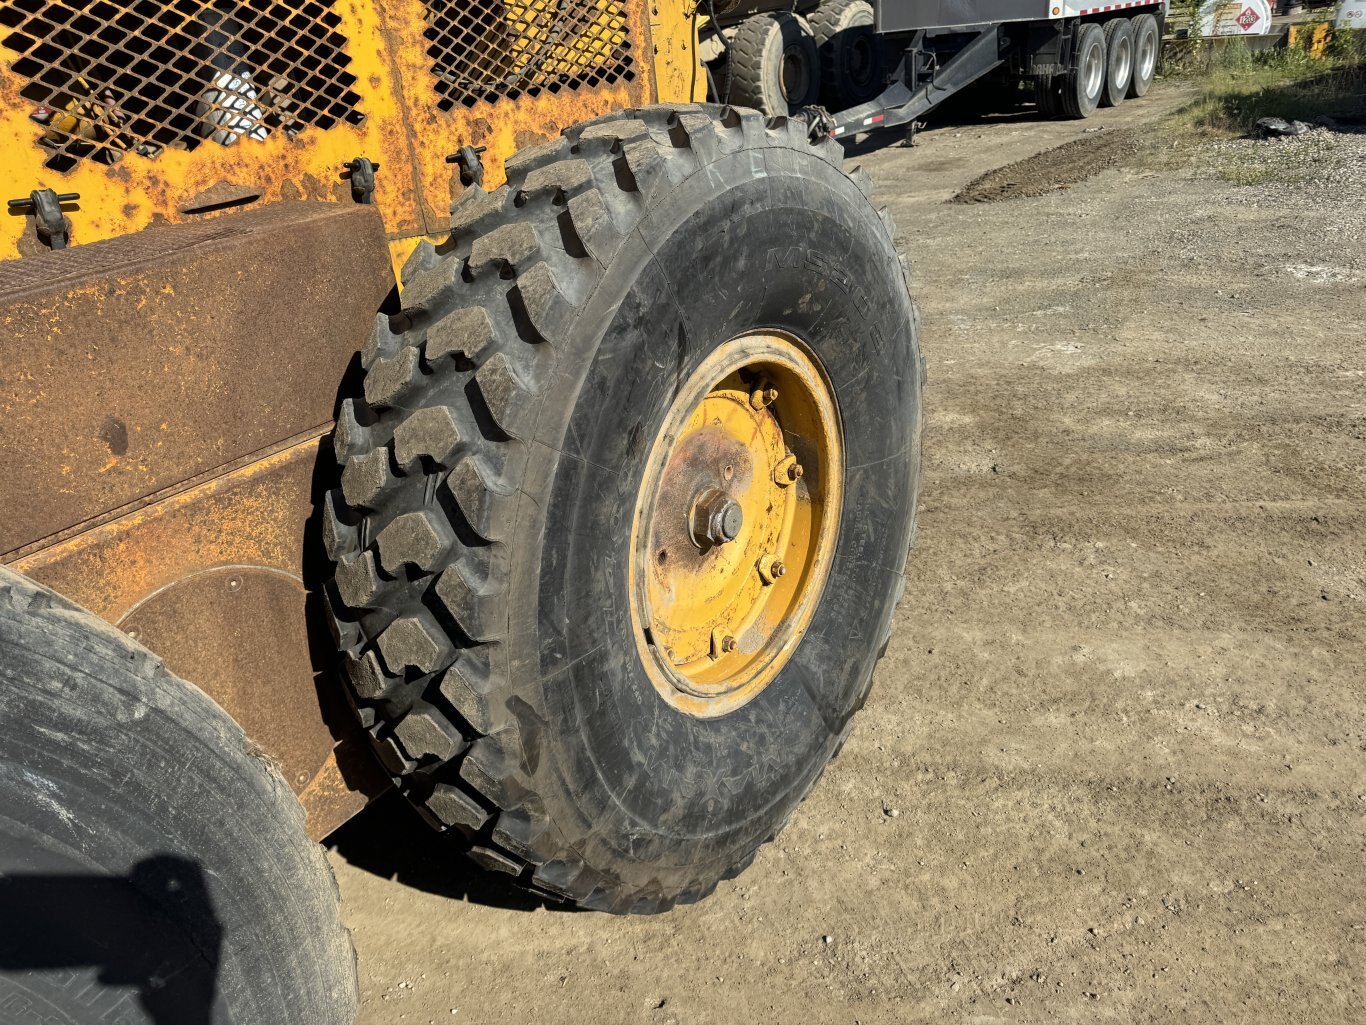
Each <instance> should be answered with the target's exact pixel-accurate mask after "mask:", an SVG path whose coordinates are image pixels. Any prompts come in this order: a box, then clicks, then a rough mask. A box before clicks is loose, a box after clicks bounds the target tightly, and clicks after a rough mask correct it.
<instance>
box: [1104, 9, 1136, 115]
mask: <svg viewBox="0 0 1366 1025" xmlns="http://www.w3.org/2000/svg"><path fill="white" fill-rule="evenodd" d="M1106 28H1107V29H1108V31H1107V32H1106V34H1105V35H1106V40H1105V88H1104V89H1103V90H1102V94H1101V102H1102V104H1103V105H1105V106H1111V107H1115V106H1118V105H1119V104H1120V103H1122V102H1123V101H1124V98H1125V97H1126V96H1128V94H1129V83H1130V82H1131V81H1132V80H1133V75H1134V59H1135V58H1134V32H1133V27H1132V26H1131V24H1130V22H1129V19H1128V18H1115V19H1114V20H1113V21H1111V22H1109V23H1108V24H1107V26H1106ZM1126 46H1127V47H1128V49H1129V71H1128V74H1127V75H1125V76H1124V77H1123V78H1121V77H1120V70H1119V69H1120V63H1121V62H1120V61H1119V60H1117V57H1118V56H1119V55H1120V54H1121V52H1122V51H1123V49H1124V47H1126Z"/></svg>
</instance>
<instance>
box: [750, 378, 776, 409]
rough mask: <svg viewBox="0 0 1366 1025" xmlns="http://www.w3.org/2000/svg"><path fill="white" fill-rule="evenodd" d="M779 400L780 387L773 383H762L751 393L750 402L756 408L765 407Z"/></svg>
mask: <svg viewBox="0 0 1366 1025" xmlns="http://www.w3.org/2000/svg"><path fill="white" fill-rule="evenodd" d="M776 401H778V389H777V388H775V387H773V385H771V384H762V385H760V386H759V387H758V388H755V389H754V390H753V391H752V392H750V393H749V404H750V405H751V406H753V407H754V408H755V409H763V408H764V407H765V406H771V405H772V404H773V403H774V402H776Z"/></svg>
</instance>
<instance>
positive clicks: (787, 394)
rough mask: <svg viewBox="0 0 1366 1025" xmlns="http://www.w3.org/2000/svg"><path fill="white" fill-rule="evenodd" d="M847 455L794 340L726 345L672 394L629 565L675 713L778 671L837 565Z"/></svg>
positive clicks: (719, 700)
mask: <svg viewBox="0 0 1366 1025" xmlns="http://www.w3.org/2000/svg"><path fill="white" fill-rule="evenodd" d="M843 459H844V456H843V442H842V439H841V436H840V430H839V417H838V414H837V411H836V408H835V402H834V397H833V394H832V392H831V389H830V385H829V382H828V381H827V380H826V378H825V375H824V373H823V371H822V370H821V369H820V367H819V366H818V365H817V364H816V362H815V361H814V360H813V359H812V358H811V356H810V355H808V354H807V352H806V351H805V349H804V348H803V347H802V346H801V345H800V343H798V342H797V341H796V340H795V339H792V338H789V337H786V336H782V335H777V334H750V335H744V336H742V337H740V338H736V339H733V340H732V341H729V342H727V343H725V344H723V345H721V346H720V347H718V348H717V349H716V350H715V351H714V352H713V353H712V354H711V355H710V356H708V357H707V359H706V360H704V361H703V363H702V365H701V366H699V367H698V368H697V370H696V371H695V372H694V373H693V374H692V376H691V377H690V378H689V379H688V381H687V383H686V384H684V385H683V387H682V388H681V389H680V390H679V391H678V393H677V396H676V398H675V399H674V401H673V403H672V405H671V406H670V408H669V411H668V414H667V415H666V417H665V420H664V424H663V426H662V427H661V429H660V432H659V434H658V436H657V437H656V439H655V442H654V444H653V446H652V448H651V451H650V456H649V460H648V462H647V464H646V470H645V474H644V477H643V479H642V481H641V486H640V491H639V493H638V496H637V499H636V509H635V516H634V519H633V521H632V525H631V550H630V564H629V568H628V575H629V586H630V594H631V620H632V628H633V630H634V633H635V637H636V645H637V649H638V651H639V653H640V657H641V661H642V663H643V664H644V666H645V670H646V673H647V674H648V675H649V677H650V680H651V682H652V683H653V684H654V686H655V689H656V690H658V691H659V693H660V695H661V696H662V697H663V698H664V699H665V700H666V701H668V702H669V703H670V704H671V705H673V706H674V707H676V708H679V709H680V710H682V711H685V712H687V713H689V714H692V715H697V716H702V717H713V716H717V715H724V714H725V713H727V712H730V711H732V710H734V709H736V708H738V707H740V706H741V705H743V704H744V703H745V702H747V701H749V700H751V699H752V698H753V697H754V696H755V695H757V694H758V693H759V692H760V691H762V690H763V688H764V687H766V686H767V685H768V684H769V683H770V682H771V681H772V680H773V678H774V677H775V676H777V674H778V673H779V671H780V670H781V669H782V667H783V666H784V665H786V663H787V661H788V659H789V658H790V657H791V655H792V652H793V651H794V650H795V649H796V647H797V644H798V642H799V641H800V640H801V638H802V635H803V634H804V633H805V631H806V628H807V626H808V625H809V624H810V621H811V616H812V614H813V613H814V612H815V609H816V605H817V604H818V603H819V600H820V594H821V592H822V590H823V589H824V586H825V580H826V577H827V575H828V572H829V567H830V562H831V559H832V557H833V555H834V547H835V538H836V537H837V535H838V531H839V517H840V509H841V503H842V499H843V481H844V462H843Z"/></svg>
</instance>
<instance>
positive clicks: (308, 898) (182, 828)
mask: <svg viewBox="0 0 1366 1025" xmlns="http://www.w3.org/2000/svg"><path fill="white" fill-rule="evenodd" d="M0 722H3V723H4V740H3V743H0V923H3V925H2V926H0V1008H3V1009H4V1010H5V1011H7V1012H8V1014H0V1019H3V1020H5V1021H7V1022H9V1021H13V1022H18V1021H25V1022H27V1021H34V1022H39V1021H41V1022H49V1021H51V1022H58V1021H60V1022H64V1023H71V1025H97V1023H109V1022H114V1021H118V1022H126V1023H128V1025H135V1023H136V1025H162V1023H167V1022H185V1023H189V1022H196V1023H203V1025H228V1023H237V1025H264V1023H267V1022H269V1023H272V1025H273V1023H277V1022H278V1023H280V1025H336V1023H345V1022H351V1021H354V1020H355V1016H356V1006H357V988H356V966H355V955H354V953H353V952H352V949H351V942H350V938H349V937H348V935H347V933H346V931H345V929H344V928H343V927H342V924H341V920H340V915H339V901H338V896H337V887H336V883H335V882H334V880H333V878H332V874H331V872H330V870H329V869H328V866H327V861H326V859H325V857H324V855H323V850H322V848H321V847H319V846H318V845H317V844H315V843H312V842H310V841H309V839H308V837H307V835H306V834H305V832H304V814H303V808H302V806H301V805H300V804H299V802H298V801H297V800H296V799H295V797H294V795H293V793H292V792H291V791H290V789H289V787H288V786H287V785H286V783H285V781H284V780H283V779H281V778H280V775H279V773H278V772H276V771H275V770H274V769H273V768H272V767H271V766H270V765H269V763H267V761H266V760H265V758H264V757H263V756H262V755H261V753H260V752H259V751H258V750H256V749H255V748H254V747H253V746H252V745H251V743H250V742H249V741H248V740H247V738H246V737H245V736H244V735H243V733H242V730H241V728H240V727H238V725H237V724H236V723H235V722H233V720H232V719H231V718H229V716H228V715H227V713H226V712H224V711H223V710H222V709H221V708H219V707H218V706H217V705H216V704H214V703H213V701H211V700H210V699H209V698H208V696H207V695H205V694H204V693H203V692H202V691H200V690H198V689H197V688H195V687H192V686H191V685H189V684H187V683H185V682H184V681H183V680H179V679H177V678H176V677H174V676H172V675H171V674H170V673H169V672H167V671H166V669H165V668H164V667H163V666H162V664H161V663H160V662H159V661H158V660H157V658H156V657H155V656H154V655H152V653H151V652H149V651H147V650H146V649H145V648H142V647H140V646H139V645H137V644H135V643H133V642H132V641H131V640H129V638H128V637H127V636H125V635H124V634H122V633H120V632H119V631H118V630H116V629H114V628H113V627H111V626H109V625H108V624H107V623H105V622H103V621H102V620H99V619H97V618H95V617H94V616H92V615H90V614H89V613H87V612H84V611H82V610H80V609H78V608H77V607H76V606H74V605H72V604H71V603H70V602H68V601H66V600H65V599H63V598H61V597H60V596H59V595H57V594H55V593H53V592H52V591H50V590H48V589H47V588H45V587H42V586H40V585H38V584H36V583H34V582H33V581H31V580H28V579H26V578H24V577H22V576H19V575H18V574H16V573H13V572H11V571H9V570H7V569H4V568H3V567H0Z"/></svg>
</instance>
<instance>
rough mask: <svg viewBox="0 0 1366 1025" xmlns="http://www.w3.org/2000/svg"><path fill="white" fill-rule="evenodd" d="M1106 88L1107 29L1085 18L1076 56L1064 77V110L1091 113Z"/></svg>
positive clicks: (1074, 47) (1082, 114) (1074, 114)
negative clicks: (1104, 29)
mask: <svg viewBox="0 0 1366 1025" xmlns="http://www.w3.org/2000/svg"><path fill="white" fill-rule="evenodd" d="M1104 91H1105V33H1104V32H1103V31H1102V30H1101V27H1100V26H1099V25H1097V24H1094V23H1093V22H1084V23H1083V24H1082V25H1080V26H1079V27H1078V29H1077V35H1076V38H1075V39H1074V40H1073V41H1072V60H1071V65H1070V67H1069V68H1068V71H1067V75H1066V76H1065V77H1064V78H1063V82H1062V92H1061V96H1060V99H1061V100H1062V110H1063V113H1064V114H1066V115H1067V116H1068V117H1075V118H1079V117H1090V116H1091V115H1092V114H1094V113H1095V112H1096V107H1097V106H1099V105H1100V97H1101V93H1103V92H1104Z"/></svg>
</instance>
